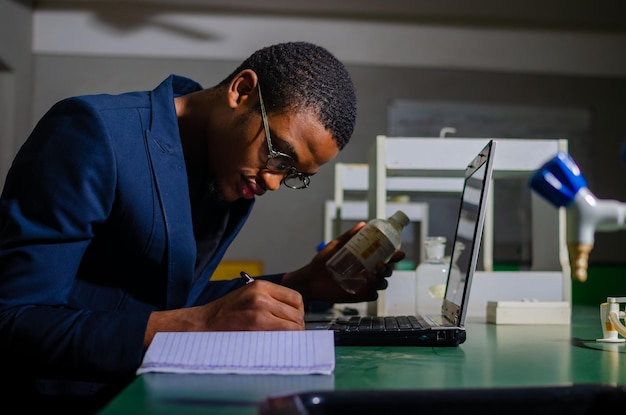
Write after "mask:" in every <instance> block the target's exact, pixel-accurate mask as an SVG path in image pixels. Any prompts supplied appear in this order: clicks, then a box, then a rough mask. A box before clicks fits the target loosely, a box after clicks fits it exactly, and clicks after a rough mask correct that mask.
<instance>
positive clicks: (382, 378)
mask: <svg viewBox="0 0 626 415" xmlns="http://www.w3.org/2000/svg"><path fill="white" fill-rule="evenodd" d="M599 317H600V314H599V307H590V306H585V307H574V309H573V312H572V323H571V325H534V326H533V325H493V324H487V323H484V322H478V321H474V322H473V321H469V322H466V328H467V340H466V341H465V343H463V344H462V345H461V346H459V347H458V348H431V347H337V348H336V349H335V350H336V367H335V371H334V373H333V374H332V375H329V376H325V375H298V376H280V375H260V376H258V375H181V374H157V373H150V374H146V375H143V376H140V377H138V378H137V379H136V380H135V381H134V382H133V383H131V384H130V385H129V386H128V388H126V389H125V390H124V391H123V392H122V393H121V394H120V395H119V396H117V397H116V398H115V399H113V400H112V401H111V402H110V403H109V405H107V406H106V407H105V408H104V409H103V411H102V412H101V414H102V415H111V414H177V415H180V414H206V413H211V414H242V415H243V414H258V404H259V403H260V402H262V401H264V400H265V399H266V398H267V397H268V396H270V395H279V394H289V393H296V392H302V391H312V390H315V391H321V390H370V389H376V390H392V389H401V390H405V389H412V390H424V389H446V388H447V389H450V388H493V387H525V386H569V385H573V384H607V385H626V360H625V359H626V357H625V353H626V346H625V345H624V343H619V344H614V343H613V344H612V343H600V342H596V341H595V340H596V339H597V338H599V337H601V336H602V329H601V326H600V318H599Z"/></svg>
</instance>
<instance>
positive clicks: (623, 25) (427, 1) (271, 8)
mask: <svg viewBox="0 0 626 415" xmlns="http://www.w3.org/2000/svg"><path fill="white" fill-rule="evenodd" d="M14 1H18V2H21V3H28V4H30V5H31V6H32V7H34V8H64V9H82V8H94V7H100V6H102V7H104V8H106V9H107V10H108V11H109V12H110V11H111V9H112V8H114V7H116V6H126V7H129V6H132V7H137V8H146V10H147V11H149V12H150V13H155V12H167V11H170V10H179V11H180V10H198V11H203V12H211V13H231V14H232V13H238V14H246V15H251V14H255V15H259V14H268V15H269V14H271V15H284V16H307V17H319V18H325V19H357V20H372V21H396V22H403V23H415V24H430V25H437V24H440V25H457V26H479V27H506V28H518V29H537V30H565V31H592V32H602V33H626V19H625V18H624V16H625V15H626V13H624V12H625V11H626V2H624V1H622V0H517V1H515V0H514V1H502V0H471V1H469V0H436V1H435V0H424V1H421V0H315V1H309V0H306V1H305V0H31V1H27V0H14Z"/></svg>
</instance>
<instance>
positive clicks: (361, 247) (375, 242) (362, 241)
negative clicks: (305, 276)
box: [326, 210, 411, 294]
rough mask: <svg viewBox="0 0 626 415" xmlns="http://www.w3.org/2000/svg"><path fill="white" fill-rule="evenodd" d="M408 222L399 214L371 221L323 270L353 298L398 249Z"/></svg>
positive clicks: (402, 213) (404, 215)
mask: <svg viewBox="0 0 626 415" xmlns="http://www.w3.org/2000/svg"><path fill="white" fill-rule="evenodd" d="M410 222H411V220H410V219H409V217H408V216H407V215H406V214H405V213H404V212H402V211H401V210H398V211H397V212H396V213H394V214H393V215H391V217H390V218H389V219H387V220H385V219H379V218H377V219H372V220H370V221H369V222H368V223H367V224H366V225H365V226H364V227H363V228H361V229H360V230H359V232H357V234H356V235H354V236H353V237H352V238H351V239H350V240H349V241H348V242H347V243H346V244H345V245H344V246H343V247H341V249H340V250H339V251H337V252H336V253H335V255H333V256H332V257H331V258H330V259H329V260H328V262H327V263H326V267H327V268H328V269H329V270H330V271H331V272H332V273H333V276H334V277H335V279H336V280H337V282H338V283H339V285H341V286H342V287H343V289H345V290H346V291H347V292H349V293H351V294H354V293H355V292H356V291H357V290H358V289H359V288H360V287H361V286H362V285H363V284H364V283H365V281H366V279H367V276H368V274H374V273H375V272H376V266H377V265H378V264H379V263H381V262H387V261H389V259H390V258H391V256H392V255H393V254H394V253H395V252H396V251H397V250H399V249H400V245H401V238H400V234H401V233H402V229H404V227H405V226H407V225H408V224H409V223H410Z"/></svg>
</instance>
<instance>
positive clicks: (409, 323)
mask: <svg viewBox="0 0 626 415" xmlns="http://www.w3.org/2000/svg"><path fill="white" fill-rule="evenodd" d="M421 328H422V325H421V324H420V322H419V320H418V319H417V318H416V317H415V316H384V317H381V316H352V317H350V318H349V319H346V320H336V321H335V322H334V323H333V326H332V327H331V329H332V330H341V331H412V330H418V329H421Z"/></svg>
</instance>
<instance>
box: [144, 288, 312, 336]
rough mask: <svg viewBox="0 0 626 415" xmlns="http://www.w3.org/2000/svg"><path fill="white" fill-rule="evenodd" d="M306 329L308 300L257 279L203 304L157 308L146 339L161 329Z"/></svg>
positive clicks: (151, 317) (291, 291) (150, 320)
mask: <svg viewBox="0 0 626 415" xmlns="http://www.w3.org/2000/svg"><path fill="white" fill-rule="evenodd" d="M239 330H304V303H303V301H302V295H300V293H298V292H297V291H294V290H292V289H290V288H287V287H284V286H282V285H278V284H274V283H272V282H269V281H263V280H255V281H254V282H253V283H251V284H246V285H244V286H243V287H241V288H238V289H236V290H234V291H232V292H230V293H228V294H226V295H225V296H223V297H221V298H219V299H217V300H215V301H212V302H210V303H208V304H204V305H201V306H196V307H190V308H183V309H177V310H166V311H155V312H153V313H152V314H151V315H150V319H149V320H148V327H147V329H146V335H145V339H144V346H145V347H147V346H148V345H149V344H150V342H151V341H152V339H153V338H154V335H155V334H156V333H157V332H159V331H239Z"/></svg>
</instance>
